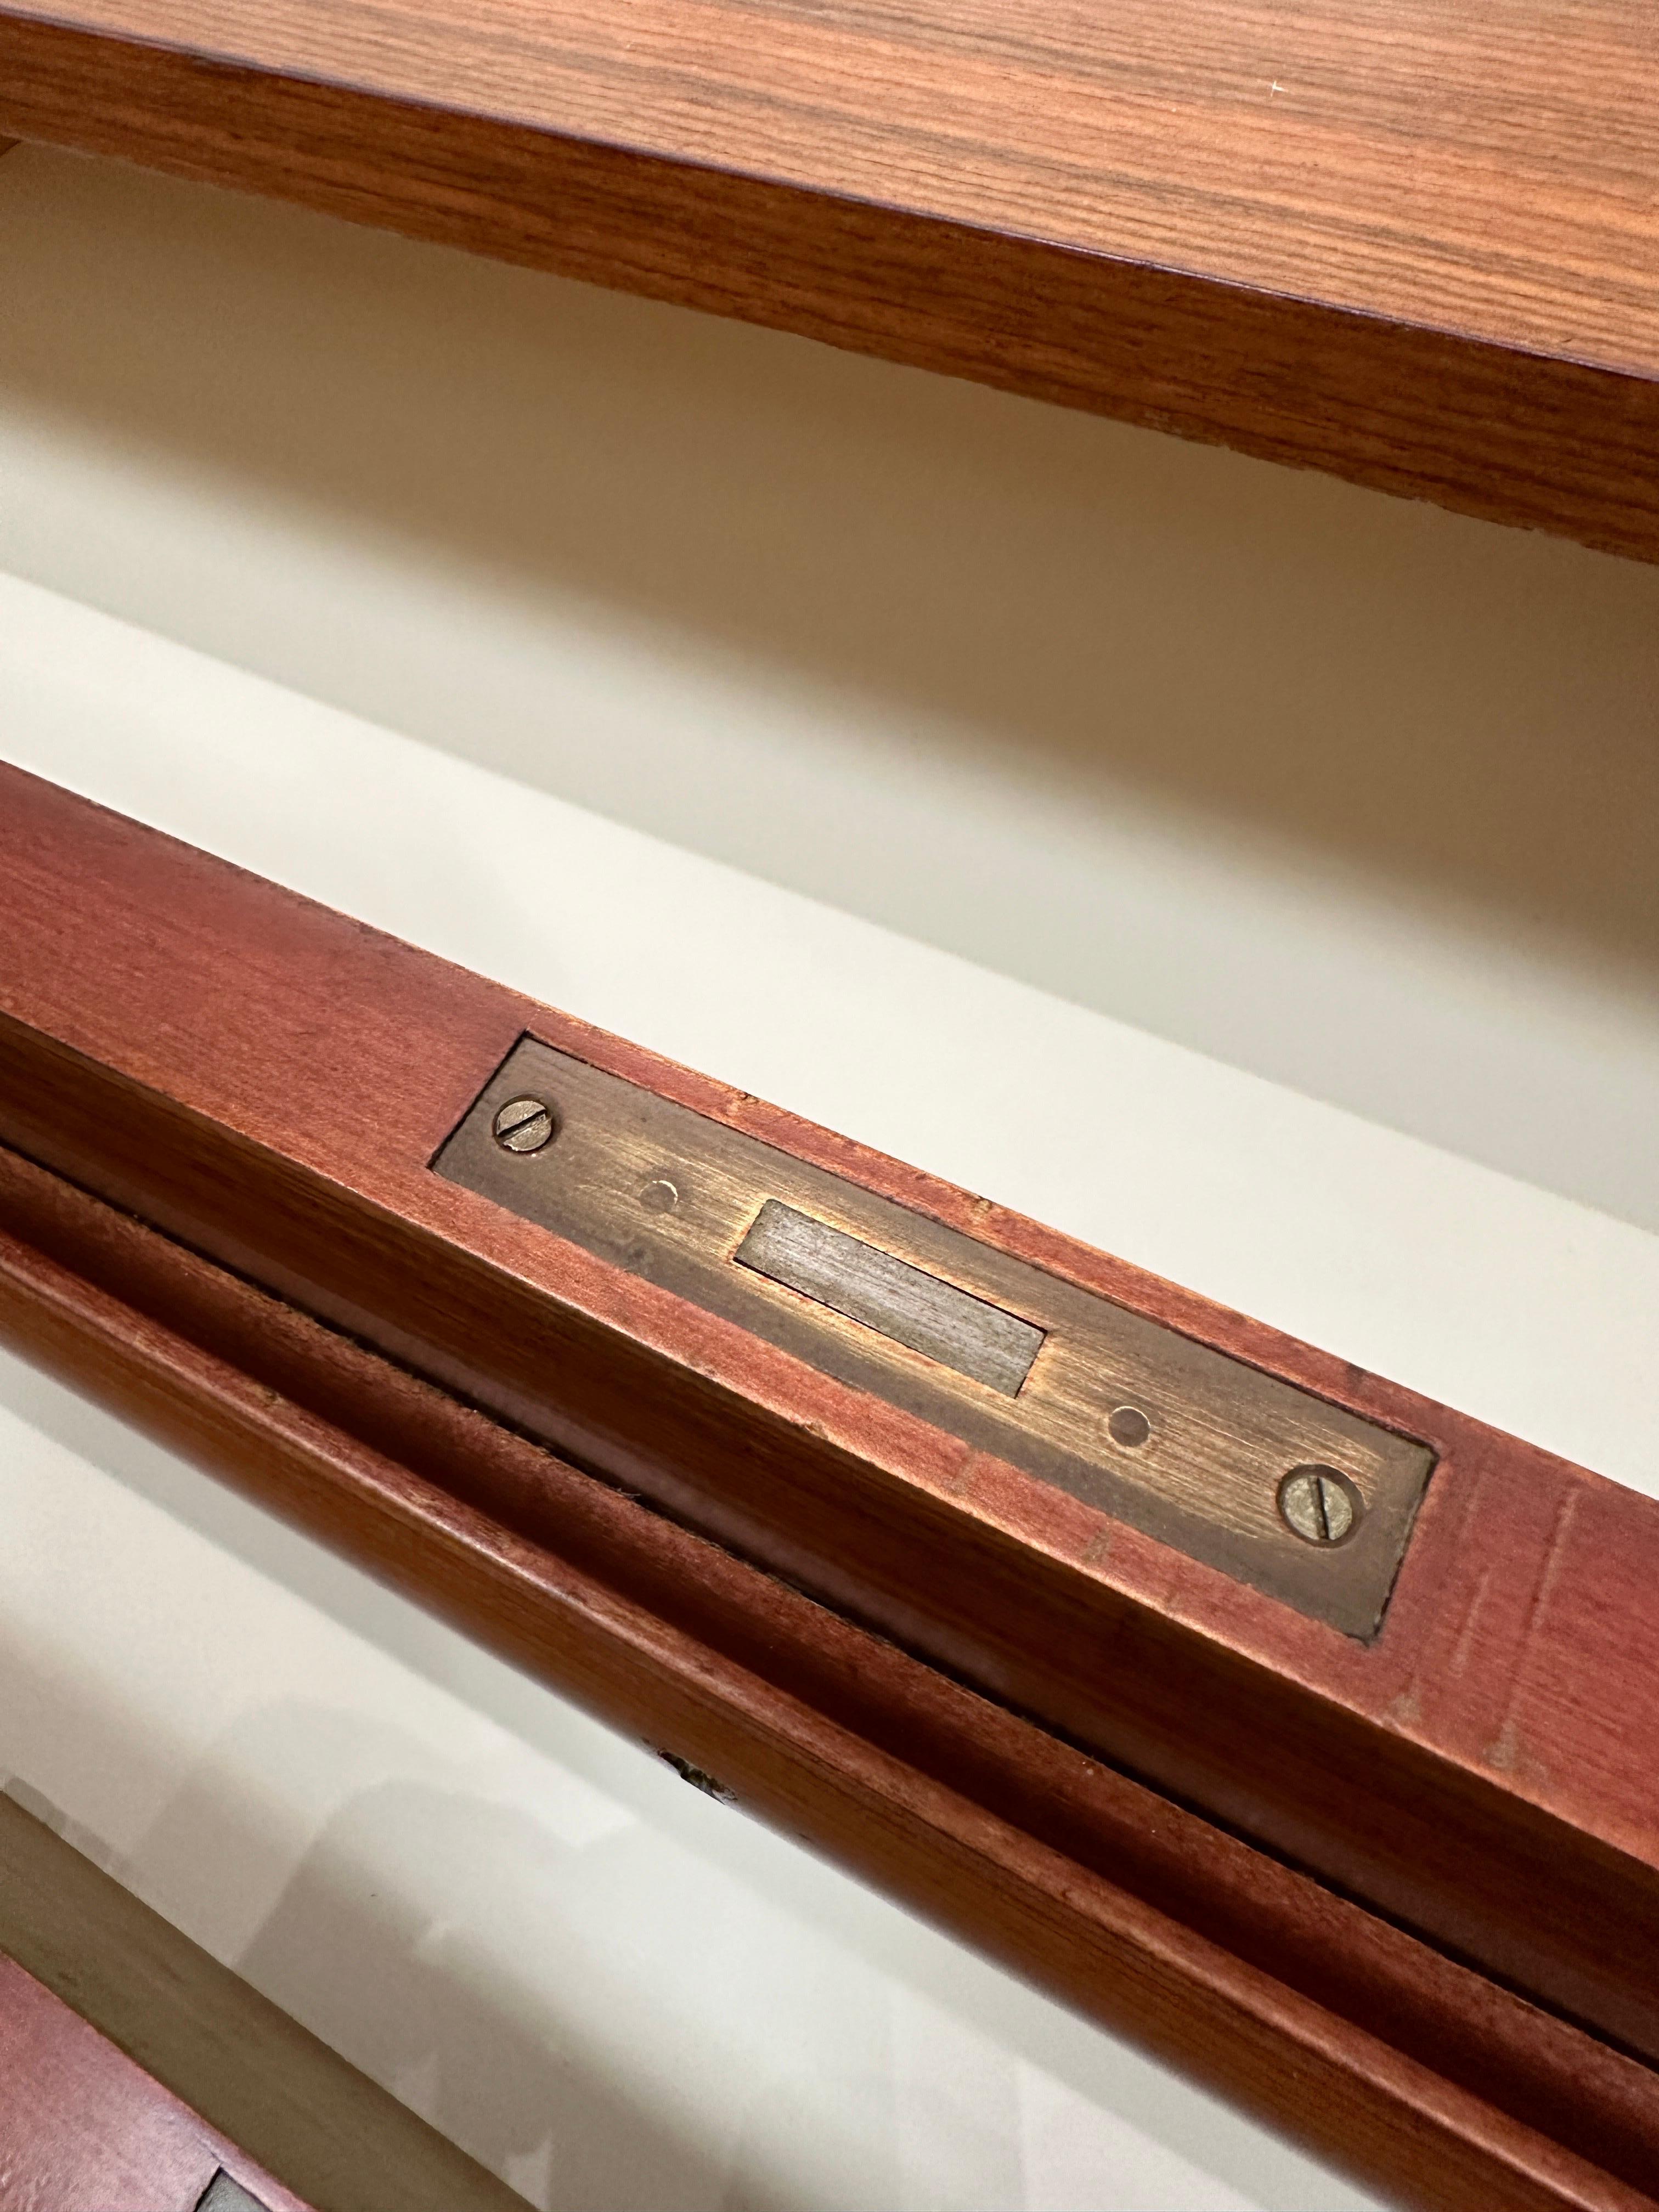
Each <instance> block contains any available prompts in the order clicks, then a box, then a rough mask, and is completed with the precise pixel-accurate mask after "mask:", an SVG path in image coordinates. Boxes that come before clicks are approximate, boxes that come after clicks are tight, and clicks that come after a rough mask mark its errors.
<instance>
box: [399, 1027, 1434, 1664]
mask: <svg viewBox="0 0 1659 2212" xmlns="http://www.w3.org/2000/svg"><path fill="white" fill-rule="evenodd" d="M515 1102H517V1103H515ZM527 1102H539V1103H542V1104H544V1105H545V1106H546V1107H547V1108H549V1109H550V1116H551V1124H550V1125H551V1129H552V1134H551V1136H550V1137H545V1136H544V1131H545V1130H546V1128H547V1127H548V1126H549V1124H548V1123H547V1122H546V1121H541V1122H539V1123H538V1122H537V1121H534V1120H533V1119H531V1118H527V1117H528V1115H529V1104H528V1103H527ZM504 1109H507V1110H505V1111H504ZM498 1117H501V1119H502V1129H501V1134H500V1135H499V1136H498V1135H497V1133H496V1128H495V1124H496V1121H497V1119H498ZM526 1142H531V1143H533V1144H534V1145H535V1149H533V1150H522V1149H519V1148H518V1147H519V1146H521V1145H523V1144H524V1143H526ZM433 1166H434V1168H435V1170H436V1171H437V1173H439V1174H440V1175H441V1176H445V1177H446V1178H447V1180H448V1181H450V1182H456V1183H460V1184H462V1185H464V1186H465V1188H467V1189H469V1190H472V1191H476V1192H477V1193H478V1194H480V1195H482V1196H483V1197H485V1198H489V1199H492V1200H495V1202H496V1203H497V1204H499V1205H501V1206H506V1207H507V1208H508V1209H509V1210H510V1211H511V1212H514V1213H516V1214H518V1215H520V1216H521V1217H522V1218H525V1219H527V1220H530V1221H534V1222H537V1223H538V1224H540V1225H542V1226H543V1227H544V1228H546V1229H549V1230H551V1231H553V1232H554V1233H555V1234H556V1235H557V1236H559V1237H565V1238H568V1240H569V1241H570V1242H571V1243H574V1244H578V1245H580V1246H581V1247H582V1249H584V1250H586V1251H588V1252H592V1253H593V1254H595V1255H597V1256H598V1257H599V1258H600V1259H603V1260H606V1261H610V1262H611V1264H612V1265H613V1266H616V1267H623V1268H626V1269H627V1270H628V1271H629V1273H633V1274H636V1275H640V1276H642V1277H644V1278H646V1279H647V1280H649V1281H651V1282H653V1283H658V1284H660V1285H662V1286H663V1287H664V1288H665V1289H666V1290H669V1291H673V1292H675V1293H676V1294H677V1295H678V1297H684V1298H687V1299H690V1301H691V1302H692V1303H693V1304H696V1305H698V1306H700V1307H702V1308H703V1309H704V1310H705V1311H708V1312H710V1313H714V1314H719V1315H720V1316H724V1317H725V1318H726V1319H727V1320H730V1321H734V1322H738V1323H740V1324H741V1325H742V1326H743V1327H744V1328H748V1329H750V1330H751V1331H752V1332H753V1333H754V1334H756V1335H757V1336H759V1337H762V1338H763V1339H764V1340H766V1341H767V1342H768V1343H769V1344H773V1345H776V1346H779V1347H780V1348H781V1350H783V1351H785V1352H791V1353H793V1355H794V1356H795V1357H796V1358H799V1359H802V1360H805V1361H806V1362H807V1363H808V1364H810V1365H811V1366H813V1367H816V1368H817V1369H819V1370H821V1371H822V1372H823V1373H825V1374H828V1375H832V1376H836V1378H837V1379H838V1380H840V1381H841V1382H842V1383H848V1384H850V1385H852V1386H853V1387H854V1389H860V1390H865V1391H868V1392H870V1393H871V1394H872V1395H874V1396H876V1397H878V1398H881V1399H884V1401H886V1402H887V1403H888V1404H890V1405H893V1406H896V1407H902V1409H903V1410H904V1411H905V1412H907V1413H913V1414H915V1415H917V1416H919V1417H920V1418H921V1419H923V1420H925V1421H927V1422H929V1423H931V1424H932V1425H933V1426H934V1427H936V1428H939V1429H941V1430H944V1431H945V1432H946V1433H947V1434H949V1435H951V1436H955V1437H960V1438H961V1439H962V1440H963V1443H968V1444H970V1445H972V1446H975V1447H976V1448H977V1449H981V1450H983V1451H986V1452H988V1453H991V1454H994V1455H995V1456H996V1457H997V1458H999V1459H1001V1460H1004V1461H1006V1462H1009V1463H1010V1464H1012V1466H1014V1467H1017V1468H1021V1469H1023V1470H1024V1472H1025V1473H1026V1474H1030V1475H1032V1476H1034V1477H1035V1478H1036V1480H1038V1481H1041V1482H1044V1483H1048V1484H1052V1485H1053V1486H1054V1487H1056V1488H1057V1489H1060V1490H1063V1491H1066V1492H1070V1493H1071V1494H1072V1495H1073V1497H1076V1498H1081V1499H1083V1500H1085V1502H1086V1503H1087V1504H1091V1505H1094V1506H1097V1507H1098V1508H1099V1509H1100V1510H1103V1512H1105V1513H1107V1514H1109V1515H1111V1516H1114V1517H1115V1518H1116V1519H1119V1520H1121V1521H1127V1522H1130V1523H1131V1524H1133V1526H1134V1527H1136V1528H1141V1529H1144V1530H1146V1533H1147V1534H1151V1535H1153V1536H1156V1537H1158V1538H1159V1539H1161V1540H1162V1541H1164V1542H1166V1543H1170V1544H1172V1545H1175V1546H1176V1547H1179V1548H1180V1549H1181V1550H1182V1551H1184V1552H1186V1553H1188V1554H1189V1555H1190V1556H1191V1557H1193V1558H1194V1559H1201V1560H1203V1561H1205V1562H1206V1564H1207V1565H1212V1566H1215V1567H1219V1568H1221V1569H1222V1570H1223V1571H1225V1572H1226V1573H1228V1574H1231V1575H1234V1576H1236V1577H1238V1578H1239V1579H1240V1580H1241V1581H1244V1582H1248V1583H1252V1584H1254V1585H1255V1587H1256V1588H1257V1589H1261V1590H1265V1591H1267V1592H1268V1593H1269V1594H1270V1595H1273V1596H1275V1597H1278V1598H1280V1599H1282V1600H1283V1601H1285V1603H1286V1604H1288V1605H1291V1606H1294V1607H1297V1609H1298V1610H1300V1611H1301V1612H1304V1613H1310V1614H1312V1615H1313V1616H1314V1617H1315V1618H1316V1619H1318V1620H1324V1621H1327V1622H1328V1623H1329V1624H1330V1625H1331V1626H1334V1627H1336V1628H1340V1629H1341V1630H1343V1631H1345V1632H1346V1633H1347V1634H1348V1635H1350V1636H1355V1637H1359V1638H1370V1637H1371V1636H1373V1635H1374V1634H1375V1633H1376V1630H1377V1628H1378V1626H1380V1625H1381V1621H1382V1618H1383V1608H1384V1607H1385V1605H1386V1604H1387V1602H1388V1596H1389V1590H1390V1589H1391V1588H1392V1587H1393V1583H1394V1579H1395V1574H1396V1573H1397V1571H1398V1570H1399V1565H1400V1561H1401V1558H1402V1556H1403V1554H1404V1552H1405V1547H1406V1543H1407V1538H1408V1536H1409V1534H1410V1533H1411V1524H1412V1521H1413V1516H1414V1515H1415V1513H1416V1510H1417V1506H1418V1503H1419V1498H1421V1496H1422V1492H1423V1486H1424V1484H1425V1482H1426V1480H1427V1479H1428V1475H1429V1472H1430V1469H1431V1466H1432V1463H1433V1462H1432V1455H1431V1452H1430V1451H1429V1450H1428V1449H1427V1447H1426V1446H1425V1445H1423V1444H1421V1443H1414V1442H1413V1441H1412V1440H1411V1439H1410V1438H1408V1437H1401V1436H1397V1435H1395V1434H1394V1433H1393V1432H1392V1431H1389V1430H1387V1429H1383V1428H1380V1427H1378V1426H1377V1425H1376V1424H1375V1423H1373V1422H1370V1421H1367V1420H1364V1419H1361V1418H1360V1417H1359V1416H1358V1415H1357V1414H1353V1413H1348V1412H1346V1411H1345V1410H1344V1409H1343V1408H1342V1407H1339V1406H1333V1405H1330V1404H1328V1403H1327V1402H1326V1401H1324V1400H1322V1399H1320V1398H1316V1397H1314V1396H1313V1395H1311V1394H1310V1393H1309V1392H1307V1391H1305V1390H1301V1389H1297V1388H1296V1387H1295V1386H1294V1385H1293V1384H1291V1383H1282V1382H1279V1380H1277V1379H1276V1378H1275V1377H1274V1376H1271V1375H1266V1374H1263V1373H1261V1371H1259V1370H1257V1369H1255V1368H1253V1367H1249V1366H1246V1365H1245V1364H1243V1361H1241V1360H1237V1359H1234V1358H1230V1357H1229V1356H1228V1355H1227V1354H1225V1352H1216V1351H1213V1350H1212V1349H1211V1348H1210V1347H1209V1346H1206V1345H1201V1344H1198V1343H1195V1342H1194V1340H1192V1339H1191V1338H1189V1337H1185V1336H1182V1335H1181V1334H1179V1333H1178V1332H1177V1331H1176V1330H1174V1329H1171V1328H1165V1327H1164V1325H1163V1324H1161V1323H1160V1322H1154V1321H1150V1320H1148V1319H1146V1316H1143V1315H1140V1314H1136V1313H1132V1312H1130V1311H1128V1310H1127V1309H1126V1308H1124V1307H1121V1306H1118V1305H1115V1304H1112V1303H1111V1301H1110V1300H1109V1299H1106V1298H1103V1297H1097V1295H1095V1294H1094V1293H1093V1292H1091V1291H1085V1290H1081V1289H1079V1287H1078V1286H1077V1285H1075V1284H1073V1283H1068V1282H1066V1281H1063V1280H1062V1279H1060V1277H1059V1276H1056V1275H1051V1274H1048V1273H1045V1272H1044V1271H1043V1270H1042V1268H1039V1267H1032V1266H1030V1264H1029V1263H1028V1262H1026V1261H1023V1260H1017V1259H1012V1258H1011V1257H1010V1256H1009V1255H1007V1254H1006V1253H1003V1252H999V1251H997V1250H995V1249H993V1248H992V1247H991V1246H989V1245H987V1244H981V1243H978V1242H977V1241H976V1240H975V1238H973V1237H967V1236H963V1234H961V1233H960V1232H959V1231H956V1230H953V1229H947V1228H945V1227H943V1226H941V1225H940V1224H939V1223H938V1222H935V1221H932V1220H929V1219H928V1218H927V1217H926V1216H925V1215H923V1214H920V1213H915V1212H911V1211H910V1210H909V1209H908V1207H905V1206H899V1205H897V1204H896V1203H895V1202H894V1201H893V1200H890V1199H885V1198H880V1197H878V1196H876V1195H874V1194H872V1193H871V1192H869V1191H866V1190H863V1189H861V1188H860V1187H859V1186H858V1185H857V1184H855V1183H851V1182H845V1181H843V1180H842V1178H841V1177H840V1176H836V1175H832V1174H830V1173H829V1171H828V1170H824V1169H823V1168H817V1167H813V1166H811V1165H809V1164H806V1163H805V1162H804V1161H801V1160H798V1159H796V1158H794V1157H793V1155H792V1154H790V1153H787V1152H781V1151H779V1150H778V1149H777V1148H776V1147H775V1146H771V1145H767V1144H764V1143H763V1142H761V1141H760V1139H757V1138H754V1137H749V1136H745V1135H743V1134H741V1133H738V1131H736V1130H732V1129H728V1128H726V1127H725V1126H724V1124H723V1123H720V1122H718V1121H710V1120H708V1118H707V1117H706V1116H705V1115H701V1114H697V1113H694V1112H693V1111H691V1109H690V1108H687V1107H684V1106H677V1105H674V1104H672V1103H670V1102H669V1101H667V1100H665V1099H662V1098H659V1097H657V1096H656V1094H655V1093H654V1092H653V1091H647V1090H644V1089H642V1088H641V1086H640V1085H637V1084H633V1083H629V1082H626V1081H624V1080H623V1079H622V1078H621V1077H618V1076H614V1075H610V1074H607V1073H605V1072H604V1071H603V1070H601V1069H599V1068H596V1067H592V1066H588V1065H587V1063H586V1061H584V1060H577V1059H575V1058H574V1057H573V1056H572V1055H571V1054H568V1053H563V1052H558V1051H556V1050H554V1049H553V1048H551V1047H550V1046H548V1045H544V1044H540V1043H538V1042H536V1041H535V1040H534V1039H532V1038H528V1037H526V1039H524V1040H523V1041H522V1042H520V1044H519V1045H518V1046H517V1047H516V1048H514V1050H513V1052H512V1053H511V1054H509V1055H508V1057H507V1060H506V1061H505V1062H504V1063H503V1064H502V1066H501V1067H500V1068H499V1069H498V1070H497V1071H496V1073H495V1075H494V1076H493V1077H492V1078H491V1079H490V1080H489V1083H488V1084H487V1085H485V1087H484V1089H483V1091H482V1092H481V1094H480V1095H479V1097H478V1098H477V1101H476V1102H475V1103H474V1104H473V1106H472V1108H471V1110H470V1112H469V1113H468V1114H467V1116H466V1118H465V1121H463V1122H462V1123H461V1126H460V1127H459V1129H458V1130H457V1131H456V1132H455V1133H454V1135H453V1137H451V1138H450V1139H449V1140H448V1141H447V1144H445V1146H443V1148H442V1150H441V1152H439V1154H438V1157H437V1158H436V1159H435V1161H434V1162H433ZM1297 1470H1311V1471H1312V1474H1310V1475H1304V1476H1303V1477H1302V1478H1301V1479H1300V1480H1297V1482H1291V1481H1290V1480H1289V1479H1290V1478H1291V1475H1292V1474H1293V1472H1295V1471H1297ZM1287 1485H1288V1487H1287ZM1281 1498H1283V1500H1284V1503H1281ZM1322 1498H1323V1499H1324V1500H1325V1501H1327V1504H1328V1506H1329V1507H1330V1508H1332V1509H1333V1510H1313V1509H1314V1508H1318V1507H1319V1502H1320V1500H1321V1499H1322ZM1310 1499H1311V1500H1312V1501H1313V1505H1312V1507H1311V1508H1310V1506H1309V1504H1308V1501H1309V1500H1310ZM1345 1501H1346V1511H1345V1510H1343V1509H1344V1507H1345ZM1338 1530H1340V1534H1334V1532H1336V1531H1338Z"/></svg>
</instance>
